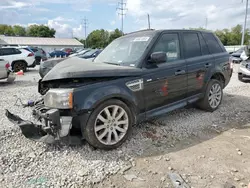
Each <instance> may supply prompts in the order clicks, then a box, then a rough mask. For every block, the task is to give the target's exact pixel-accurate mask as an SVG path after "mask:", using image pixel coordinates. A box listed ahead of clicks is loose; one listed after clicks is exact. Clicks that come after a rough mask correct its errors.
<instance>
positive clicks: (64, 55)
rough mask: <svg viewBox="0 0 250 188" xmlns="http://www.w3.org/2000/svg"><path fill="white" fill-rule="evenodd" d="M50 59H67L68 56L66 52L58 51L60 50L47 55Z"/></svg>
mask: <svg viewBox="0 0 250 188" xmlns="http://www.w3.org/2000/svg"><path fill="white" fill-rule="evenodd" d="M49 55H50V57H68V56H69V54H68V53H67V52H64V51H60V50H55V51H53V52H51V53H49Z"/></svg>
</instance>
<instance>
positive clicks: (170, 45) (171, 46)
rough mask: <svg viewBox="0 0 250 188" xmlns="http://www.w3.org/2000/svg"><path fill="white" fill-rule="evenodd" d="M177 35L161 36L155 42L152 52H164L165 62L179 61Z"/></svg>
mask: <svg viewBox="0 0 250 188" xmlns="http://www.w3.org/2000/svg"><path fill="white" fill-rule="evenodd" d="M179 44H180V43H179V37H178V34H177V33H176V34H163V35H162V36H161V38H160V39H159V40H158V41H157V43H156V45H155V47H154V49H153V52H152V53H154V52H166V54H167V62H173V61H176V60H179V59H180V45H179Z"/></svg>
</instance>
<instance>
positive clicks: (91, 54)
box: [78, 49, 102, 59]
mask: <svg viewBox="0 0 250 188" xmlns="http://www.w3.org/2000/svg"><path fill="white" fill-rule="evenodd" d="M101 52H102V50H100V49H96V50H89V51H88V52H86V53H84V54H83V55H78V57H80V58H83V59H90V58H95V57H97V56H98V55H99V54H100V53H101Z"/></svg>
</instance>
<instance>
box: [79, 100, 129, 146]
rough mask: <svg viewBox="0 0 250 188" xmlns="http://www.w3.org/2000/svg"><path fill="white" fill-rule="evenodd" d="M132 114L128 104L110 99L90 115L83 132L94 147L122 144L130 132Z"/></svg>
mask: <svg viewBox="0 0 250 188" xmlns="http://www.w3.org/2000/svg"><path fill="white" fill-rule="evenodd" d="M132 124H133V116H132V113H131V110H130V109H129V108H128V106H127V105H126V104H125V103H123V102H122V101H120V100H116V99H112V100H108V101H106V102H104V103H102V104H101V105H99V106H98V107H97V108H96V109H95V110H94V111H93V112H92V114H91V115H90V118H89V120H88V122H87V125H86V126H84V127H83V134H84V137H85V138H86V140H87V141H88V143H89V144H90V145H92V146H93V147H95V148H99V149H104V150H111V149H115V148H117V147H119V146H120V145H122V144H123V143H124V142H125V140H126V139H127V138H128V136H129V135H130V133H131V130H132Z"/></svg>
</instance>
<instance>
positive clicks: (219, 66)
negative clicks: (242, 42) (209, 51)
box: [213, 52, 232, 86]
mask: <svg viewBox="0 0 250 188" xmlns="http://www.w3.org/2000/svg"><path fill="white" fill-rule="evenodd" d="M213 56H214V59H215V65H214V71H213V73H221V74H222V75H223V76H224V78H225V86H226V85H227V84H228V83H229V81H230V79H231V76H232V69H231V68H230V62H229V57H230V55H229V54H228V53H227V52H224V53H219V54H213Z"/></svg>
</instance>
